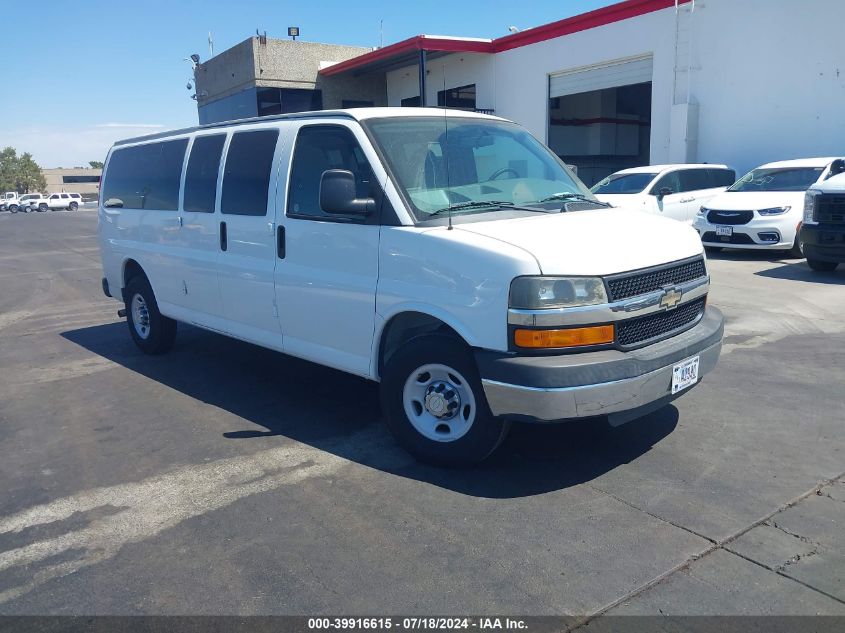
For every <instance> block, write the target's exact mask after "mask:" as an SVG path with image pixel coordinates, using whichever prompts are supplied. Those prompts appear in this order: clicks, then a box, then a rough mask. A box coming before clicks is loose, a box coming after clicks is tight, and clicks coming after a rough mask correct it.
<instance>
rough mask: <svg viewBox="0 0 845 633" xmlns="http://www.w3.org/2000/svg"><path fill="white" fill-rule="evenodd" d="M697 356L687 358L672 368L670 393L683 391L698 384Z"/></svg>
mask: <svg viewBox="0 0 845 633" xmlns="http://www.w3.org/2000/svg"><path fill="white" fill-rule="evenodd" d="M699 358H700V357H699V356H694V357H693V358H688V359H687V360H685V361H683V362H682V363H678V364H677V365H675V366H674V367H673V368H672V393H673V394H675V393H678V392H679V391H683V390H684V389H686V388H687V387H691V386H692V385H694V384H695V383H696V382H698V360H699Z"/></svg>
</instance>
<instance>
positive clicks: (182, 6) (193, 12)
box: [0, 0, 613, 167]
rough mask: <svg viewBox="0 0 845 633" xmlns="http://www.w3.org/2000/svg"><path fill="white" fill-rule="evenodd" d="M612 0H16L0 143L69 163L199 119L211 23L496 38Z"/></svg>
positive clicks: (244, 32) (330, 37)
mask: <svg viewBox="0 0 845 633" xmlns="http://www.w3.org/2000/svg"><path fill="white" fill-rule="evenodd" d="M612 3H613V2H611V1H610V0H534V1H531V2H525V1H522V2H516V1H513V0H510V1H504V0H451V1H449V2H443V1H440V2H435V1H431V0H417V1H416V2H405V1H402V0H362V1H361V0H359V1H358V2H350V1H349V0H345V1H339V0H312V1H310V2H301V1H300V2H290V1H285V0H272V1H270V0H257V1H252V2H251V1H248V0H247V1H244V2H237V3H236V2H233V1H229V2H223V1H220V0H206V1H205V2H202V1H199V0H170V1H161V0H149V1H145V2H123V1H114V0H78V1H77V2H66V1H65V0H41V1H39V0H35V1H34V2H24V1H23V0H11V1H9V2H4V3H3V4H4V5H5V6H4V9H3V12H2V14H3V23H4V24H5V25H7V26H8V25H17V26H16V27H15V28H14V29H13V31H14V32H15V33H16V35H15V36H14V37H12V38H11V39H7V41H6V42H5V44H4V45H3V52H2V55H0V77H2V85H3V86H4V89H5V90H4V96H3V98H2V99H0V147H5V146H7V145H11V146H13V147H15V148H16V149H17V150H18V151H19V152H24V151H29V152H31V153H32V154H33V155H34V156H35V159H36V160H37V161H38V162H39V163H40V164H41V165H42V167H58V166H62V167H73V166H75V165H87V163H88V161H89V160H102V159H103V158H104V156H105V152H106V150H107V149H108V147H109V146H110V145H111V143H112V142H113V141H115V140H117V139H120V138H125V137H127V136H136V135H138V134H143V133H145V132H148V131H154V130H157V129H167V128H175V127H182V126H186V125H193V124H195V123H196V121H197V112H196V103H195V102H194V101H192V100H191V99H190V98H189V96H190V94H191V93H189V92H188V91H187V90H186V89H185V84H186V82H187V80H188V79H189V78H190V77H191V68H190V65H189V64H188V62H185V61H183V58H185V57H187V56H188V55H190V54H191V53H199V54H200V56H201V57H202V59H206V58H207V57H208V43H207V37H208V32H209V31H211V32H212V36H213V39H214V50H215V52H220V51H223V50H224V49H226V48H229V47H231V46H233V45H235V44H237V43H238V42H240V41H242V40H244V39H246V38H247V37H249V36H250V35H253V34H254V33H255V29H256V28H257V29H260V30H261V31H262V32H263V31H265V30H266V31H267V35H268V36H269V37H286V34H287V27H288V26H291V25H296V26H299V27H300V29H301V33H302V36H301V39H303V40H309V41H319V42H330V43H336V44H351V45H359V46H377V45H378V44H379V21H380V20H384V43H385V44H390V43H393V42H396V41H399V40H402V39H405V38H407V37H410V36H413V35H416V34H419V33H429V34H437V35H459V36H467V37H489V38H494V37H500V36H502V35H506V34H507V28H508V26H509V25H512V24H513V25H516V26H518V27H521V28H525V27H529V26H538V25H540V24H545V23H547V22H553V21H555V20H559V19H561V18H565V17H568V16H570V15H576V14H578V13H583V12H585V11H590V10H592V9H595V8H597V7H600V6H604V5H608V4H612ZM25 25H34V26H33V29H29V28H27V27H26V26H25ZM25 33H26V34H27V35H24V34H25ZM13 95H14V96H13Z"/></svg>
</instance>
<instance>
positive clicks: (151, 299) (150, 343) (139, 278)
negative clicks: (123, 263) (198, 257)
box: [124, 275, 176, 355]
mask: <svg viewBox="0 0 845 633" xmlns="http://www.w3.org/2000/svg"><path fill="white" fill-rule="evenodd" d="M136 296H138V297H140V299H139V300H138V306H139V307H140V306H143V308H142V309H141V313H142V314H143V313H144V310H145V314H146V317H145V320H146V324H144V323H143V322H142V321H137V322H136V318H137V317H136V316H135V301H136V299H135V297H136ZM124 297H125V300H126V323H127V325H128V326H129V334H130V335H131V336H132V340H133V341H135V344H136V345H137V346H138V348H139V349H140V350H141V351H142V352H144V353H145V354H153V355H158V354H165V353H167V352H169V351H170V349H171V348H172V347H173V343H174V341H175V340H176V321H174V320H173V319H170V318H168V317H166V316H164V315H163V314H162V313H161V312H159V311H158V303H156V298H155V294H153V289H152V288H151V287H150V282H149V281H147V278H146V277H145V276H143V275H135V276H134V277H132V278H131V279H130V280H129V282H128V283H127V284H126V288H125V293H124Z"/></svg>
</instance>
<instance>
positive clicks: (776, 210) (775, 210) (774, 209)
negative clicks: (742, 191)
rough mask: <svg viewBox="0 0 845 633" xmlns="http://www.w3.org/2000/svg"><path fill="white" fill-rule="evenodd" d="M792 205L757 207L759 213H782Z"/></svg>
mask: <svg viewBox="0 0 845 633" xmlns="http://www.w3.org/2000/svg"><path fill="white" fill-rule="evenodd" d="M791 208H792V207H769V208H768V209H757V213H759V214H760V215H782V214H784V213H786V212H787V211H789V210H790V209H791Z"/></svg>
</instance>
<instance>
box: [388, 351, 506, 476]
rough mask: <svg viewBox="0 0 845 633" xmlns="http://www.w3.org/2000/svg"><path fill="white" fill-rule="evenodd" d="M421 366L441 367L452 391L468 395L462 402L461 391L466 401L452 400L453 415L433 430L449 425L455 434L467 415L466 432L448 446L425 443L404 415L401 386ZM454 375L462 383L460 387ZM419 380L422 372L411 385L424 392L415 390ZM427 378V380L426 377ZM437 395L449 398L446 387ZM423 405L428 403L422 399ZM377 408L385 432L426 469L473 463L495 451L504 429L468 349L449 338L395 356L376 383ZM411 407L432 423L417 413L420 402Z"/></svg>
mask: <svg viewBox="0 0 845 633" xmlns="http://www.w3.org/2000/svg"><path fill="white" fill-rule="evenodd" d="M426 365H441V366H444V367H446V368H448V369H451V370H454V372H453V373H450V374H448V375H449V376H450V377H451V378H452V379H453V380H454V381H455V382H456V384H459V385H460V387H458V389H459V390H468V391H470V392H471V398H470V397H467V396H468V395H467V394H466V391H465V400H466V401H464V400H462V399H461V397H460V395H459V396H458V398H457V404H456V408H457V411H458V413H457V414H456V415H454V416H453V417H452V418H450V419H448V420H443V421H442V422H441V423H439V424H437V425H436V429H439V428H440V427H441V426H442V427H451V426H452V425H453V424H454V425H455V427H456V428H457V429H458V432H460V431H461V429H460V426H459V425H460V424H462V423H463V422H464V420H463V419H462V418H463V417H464V414H465V413H469V414H471V415H472V416H473V417H472V419H471V422H470V426H469V428H468V430H465V431H463V433H464V434H463V435H461V436H459V437H456V439H454V440H449V441H438V440H436V439H430V438H429V437H426V436H425V435H424V434H423V433H422V432H421V431H419V430H418V429H417V428H416V427H415V426H414V422H412V421H411V419H410V418H409V416H408V414H407V413H406V409H405V395H406V392H405V389H406V383H410V381H411V379H412V378H413V376H414V374H415V373H416V372H417V370H418V369H421V368H423V367H424V366H426ZM455 374H458V375H459V376H460V377H462V378H463V379H464V380H465V381H466V382H464V381H461V380H460V379H459V378H458V376H455ZM425 375H426V372H423V373H421V374H419V376H418V378H419V377H423V380H419V382H418V383H417V385H419V388H420V389H425V388H426V387H422V386H421V385H423V384H424V382H425V378H424V376H425ZM429 378H431V375H430V374H429ZM437 384H438V383H437V382H434V383H431V384H429V385H428V387H427V389H429V390H434V391H437V390H438V388H439V387H438V386H436V385H437ZM440 393H443V394H444V395H446V396H447V398H448V397H451V396H449V394H450V393H451V394H452V395H454V394H455V392H453V391H451V389H450V388H448V387H447V389H446V391H441V392H440ZM425 400H426V403H428V398H426V399H425ZM470 400H474V410H473V409H472V408H471V405H470V404H469V402H470ZM452 402H453V401H450V402H449V404H448V407H447V408H449V409H450V410H451V407H452ZM381 404H382V411H383V412H384V415H385V418H386V423H387V427H388V428H389V429H390V431H391V432H392V433H393V435H394V436H395V437H396V440H397V441H398V443H399V444H400V445H401V446H402V447H403V448H404V449H405V450H407V451H408V452H409V453H411V454H412V455H413V456H414V457H416V458H417V459H419V460H420V461H423V462H427V463H431V464H438V465H448V466H460V465H467V464H475V463H478V462H480V461H482V460H483V459H485V458H486V457H488V456H489V455H490V454H491V453H493V451H494V450H496V448H497V447H498V446H499V444H501V443H502V441H503V440H504V439H505V436H506V435H507V432H508V429H509V428H510V424H509V423H508V422H507V421H505V420H502V419H498V418H495V417H493V415H492V413H491V412H490V407H489V406H488V404H487V399H486V398H485V396H484V390H483V389H482V387H481V380H480V378H479V376H478V369H477V368H476V365H475V359H474V358H473V356H472V353H471V352H470V350H469V348H468V347H467V346H466V345H465V344H464V343H463V341H460V340H458V339H456V338H454V337H451V336H445V335H439V334H432V335H426V336H420V337H418V338H415V339H413V340H411V341H409V342H408V343H406V344H405V345H403V346H402V347H401V348H400V349H399V350H397V351H396V352H395V353H394V354H393V356H392V357H391V358H390V359H389V360H388V362H387V366H386V367H385V368H384V372H383V376H382V381H381ZM415 404H419V405H420V407H419V408H418V409H417V410H419V411H420V412H421V413H420V414H419V415H424V416H429V417H428V419H432V420H436V418H434V417H433V416H431V414H430V413H429V412H428V411H427V410H425V409H423V408H422V403H421V402H416V401H415ZM418 420H422V418H418ZM436 429H432V431H431V432H432V433H436ZM456 434H457V433H456ZM443 437H446V435H444V436H443Z"/></svg>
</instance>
